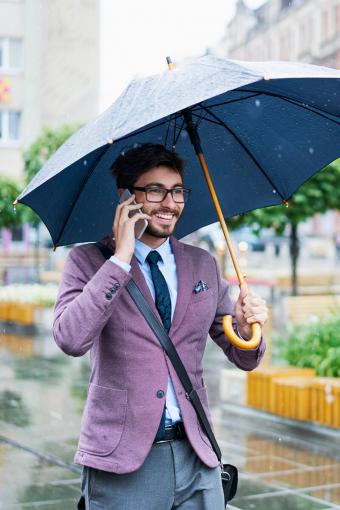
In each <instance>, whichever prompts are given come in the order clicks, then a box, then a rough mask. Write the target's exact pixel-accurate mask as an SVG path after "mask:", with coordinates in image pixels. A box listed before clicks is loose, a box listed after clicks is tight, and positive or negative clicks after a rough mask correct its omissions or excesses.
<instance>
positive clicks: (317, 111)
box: [246, 90, 340, 126]
mask: <svg viewBox="0 0 340 510" xmlns="http://www.w3.org/2000/svg"><path fill="white" fill-rule="evenodd" d="M246 92H252V91H251V90H247V91H246ZM260 95H263V96H272V97H276V98H278V99H282V101H286V102H287V103H291V104H293V105H295V106H298V107H299V108H303V109H304V110H308V111H310V112H313V113H315V114H316V115H319V116H320V117H322V118H323V119H327V120H330V121H331V122H334V124H336V125H337V126H338V125H339V123H340V120H339V121H338V120H336V119H333V118H332V117H333V114H332V113H328V112H325V111H324V110H321V108H317V107H316V106H310V105H308V104H304V103H301V102H299V101H297V100H296V99H291V98H290V97H285V96H281V95H280V94H276V93H275V92H265V91H264V92H261V94H260ZM330 115H332V117H329V116H330ZM334 117H336V118H337V117H338V116H337V115H334ZM339 119H340V118H339Z"/></svg>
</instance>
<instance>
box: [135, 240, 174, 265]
mask: <svg viewBox="0 0 340 510" xmlns="http://www.w3.org/2000/svg"><path fill="white" fill-rule="evenodd" d="M150 251H153V249H152V248H150V246H148V245H147V244H144V243H142V241H139V239H136V243H135V256H136V258H137V260H138V262H139V263H140V264H144V263H145V259H146V257H147V256H148V255H149V253H150ZM156 251H158V253H159V254H160V256H161V257H162V260H163V261H164V260H165V258H166V257H167V256H168V255H170V254H171V245H170V238H169V237H168V238H167V239H166V241H164V243H163V244H161V245H160V246H159V247H158V248H157V249H156Z"/></svg>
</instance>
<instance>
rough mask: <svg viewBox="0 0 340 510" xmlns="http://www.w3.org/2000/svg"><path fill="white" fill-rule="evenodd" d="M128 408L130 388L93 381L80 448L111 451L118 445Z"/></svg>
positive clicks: (91, 451) (84, 416)
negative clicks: (128, 391) (119, 388)
mask: <svg viewBox="0 0 340 510" xmlns="http://www.w3.org/2000/svg"><path fill="white" fill-rule="evenodd" d="M126 410H127V390H118V389H114V388H107V387H105V386H98V385H97V384H93V383H91V384H90V386H89V392H88V397H87V402H86V406H85V410H84V415H83V421H82V427H81V433H80V440H79V449H80V450H82V451H85V452H89V453H94V454H96V455H109V454H110V453H112V452H113V450H114V449H115V448H116V447H117V446H118V444H119V441H120V438H121V436H122V433H123V429H124V425H125V419H126Z"/></svg>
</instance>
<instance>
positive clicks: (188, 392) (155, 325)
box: [95, 242, 222, 463]
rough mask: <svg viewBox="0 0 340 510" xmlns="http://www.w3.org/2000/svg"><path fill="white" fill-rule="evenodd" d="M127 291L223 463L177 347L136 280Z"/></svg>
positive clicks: (102, 248) (106, 249)
mask: <svg viewBox="0 0 340 510" xmlns="http://www.w3.org/2000/svg"><path fill="white" fill-rule="evenodd" d="M95 245H96V246H97V248H98V249H99V250H100V251H101V252H102V254H103V256H104V257H105V258H106V259H109V258H110V257H111V256H112V251H111V249H110V248H109V247H108V246H106V245H105V244H103V243H100V242H97V243H95ZM126 289H127V291H128V293H129V294H130V296H131V298H132V299H133V301H134V302H135V304H136V305H137V307H138V309H139V310H140V312H141V313H142V315H143V316H144V318H145V320H146V321H147V323H148V324H149V326H150V328H151V329H152V331H153V332H154V333H155V335H156V336H157V338H158V340H159V342H160V344H161V345H162V347H163V349H164V350H165V352H166V354H167V356H168V357H169V359H170V361H171V363H172V365H173V367H174V369H175V370H176V373H177V375H178V378H179V380H180V381H181V383H182V386H183V388H184V390H185V396H186V398H187V399H188V400H190V402H191V403H192V405H193V406H194V409H195V411H196V413H197V416H198V418H199V421H200V423H201V425H202V427H203V430H204V431H205V433H206V434H207V436H208V438H209V441H210V443H211V446H212V448H213V450H214V452H215V453H216V456H217V458H218V460H219V462H220V463H221V459H222V454H221V450H220V448H219V446H218V444H217V441H216V438H215V435H214V433H213V431H212V429H211V426H210V423H209V421H208V418H207V415H206V414H205V411H204V409H203V406H202V403H201V401H200V399H199V396H198V395H197V392H196V390H195V389H194V388H193V386H192V383H191V381H190V378H189V376H188V374H187V371H186V369H185V367H184V365H183V363H182V360H181V358H180V357H179V355H178V353H177V351H176V349H175V346H174V345H173V343H172V341H171V339H170V337H169V335H168V334H167V332H166V331H165V329H164V327H163V325H162V324H161V323H160V321H159V320H158V318H157V316H156V315H155V314H154V313H153V311H152V310H151V308H150V305H149V303H148V302H147V301H146V299H145V297H144V296H143V294H142V293H141V291H140V289H139V287H138V286H137V284H136V283H135V281H134V280H132V279H131V280H129V281H128V283H127V284H126Z"/></svg>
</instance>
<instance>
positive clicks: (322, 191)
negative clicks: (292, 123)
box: [228, 159, 340, 235]
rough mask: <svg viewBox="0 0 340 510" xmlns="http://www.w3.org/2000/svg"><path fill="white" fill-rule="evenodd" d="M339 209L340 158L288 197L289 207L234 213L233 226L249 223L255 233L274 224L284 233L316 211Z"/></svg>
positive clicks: (277, 229) (278, 230)
mask: <svg viewBox="0 0 340 510" xmlns="http://www.w3.org/2000/svg"><path fill="white" fill-rule="evenodd" d="M329 209H340V159H337V160H336V161H334V162H333V163H331V164H330V165H328V166H326V167H325V168H324V169H322V170H321V171H320V172H317V173H316V174H315V175H314V176H313V177H311V178H310V179H309V180H308V181H306V182H305V184H304V185H303V186H301V187H300V188H299V189H298V190H297V191H296V192H295V193H294V195H293V196H292V198H291V199H290V200H289V203H288V207H286V206H284V205H276V206H273V207H266V208H264V209H257V210H256V211H252V212H249V213H246V214H243V215H240V216H237V217H235V218H234V219H232V220H231V221H229V222H228V223H229V224H231V227H232V228H237V227H239V226H241V225H250V226H251V227H252V229H253V231H254V233H256V234H259V233H260V231H261V229H262V228H273V229H274V230H275V231H276V233H277V234H279V235H281V234H283V232H284V230H285V228H286V226H287V225H292V224H293V225H298V224H299V223H302V222H304V221H306V220H307V219H308V218H310V217H312V216H314V215H315V214H317V213H324V212H326V211H328V210H329Z"/></svg>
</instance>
